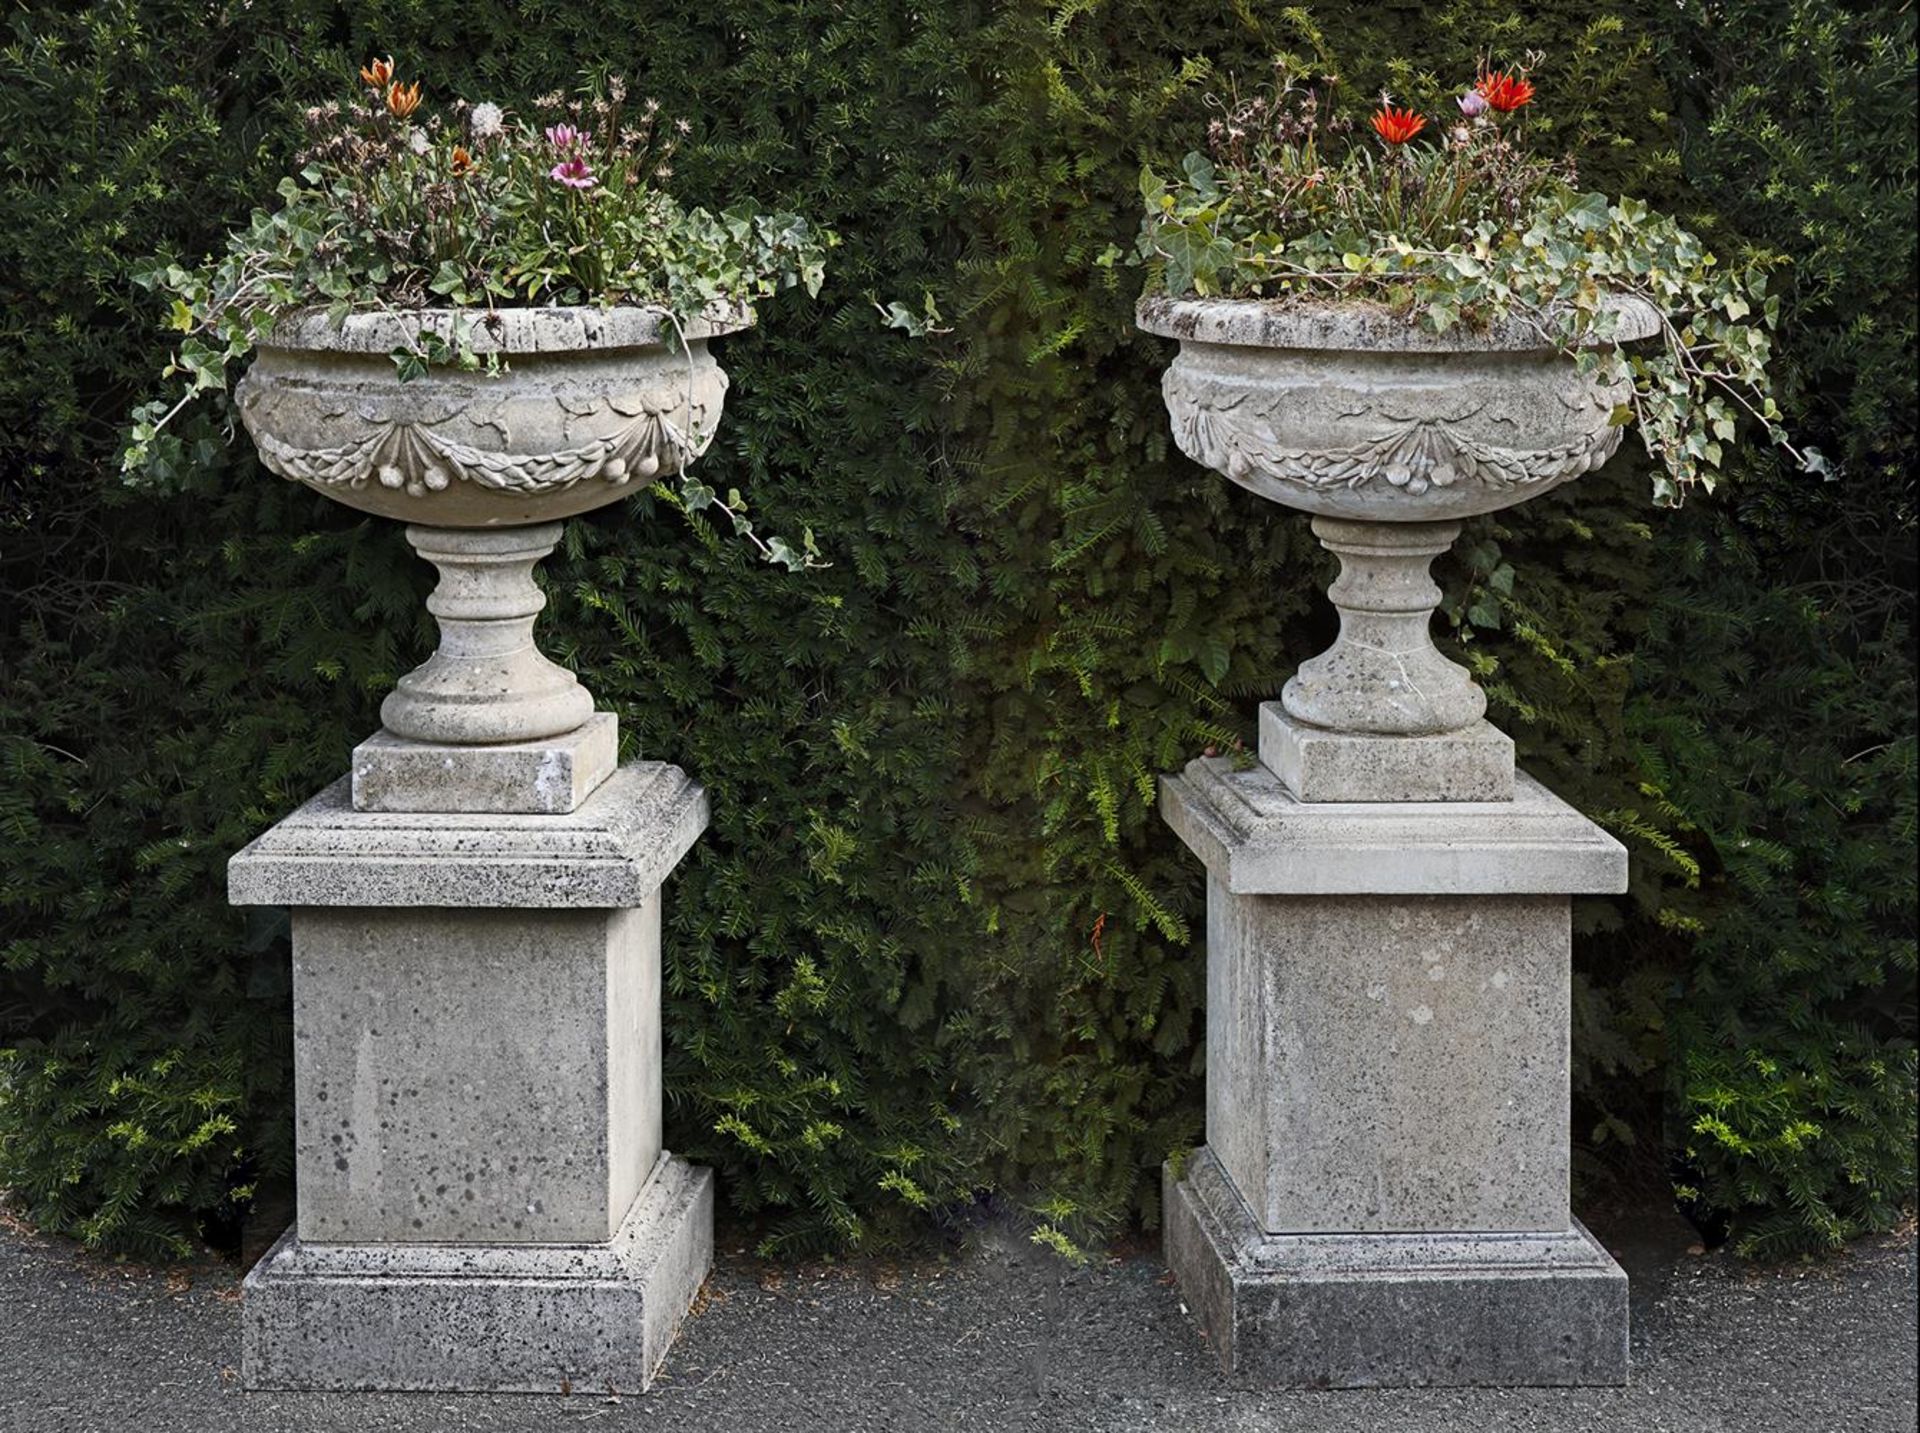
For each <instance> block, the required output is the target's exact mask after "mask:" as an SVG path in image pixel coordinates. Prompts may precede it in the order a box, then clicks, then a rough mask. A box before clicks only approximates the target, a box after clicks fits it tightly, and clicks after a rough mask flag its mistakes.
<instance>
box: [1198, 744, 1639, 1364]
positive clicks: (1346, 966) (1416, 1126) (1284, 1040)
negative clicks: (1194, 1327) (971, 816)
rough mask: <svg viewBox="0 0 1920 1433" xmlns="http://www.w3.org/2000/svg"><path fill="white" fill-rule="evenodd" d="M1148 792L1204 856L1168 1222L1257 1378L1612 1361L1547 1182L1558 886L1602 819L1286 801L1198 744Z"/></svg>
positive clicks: (1618, 861) (1608, 1320) (1563, 1008)
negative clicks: (1201, 1021)
mask: <svg viewBox="0 0 1920 1433" xmlns="http://www.w3.org/2000/svg"><path fill="white" fill-rule="evenodd" d="M1161 811H1162V814H1163V815H1164V816H1165V817H1166V819H1167V821H1168V823H1169V824H1170V825H1171V826H1172V827H1173V829H1174V830H1175V831H1176V832H1177V833H1178V834H1179V835H1180V836H1181V838H1182V839H1183V840H1184V841H1185V842H1186V843H1187V845H1188V846H1189V847H1190V848H1191V849H1192V850H1193V851H1194V852H1195V854H1196V855H1198V856H1199V857H1200V859H1201V861H1202V862H1203V863H1204V864H1205V866H1206V868H1207V872H1208V883H1207V1146H1206V1148H1204V1149H1202V1150H1201V1151H1198V1152H1197V1153H1196V1155H1195V1156H1194V1158H1193V1160H1192V1161H1191V1162H1190V1164H1189V1166H1188V1168H1187V1170H1186V1171H1185V1174H1184V1177H1182V1178H1178V1179H1175V1178H1173V1177H1171V1176H1170V1177H1169V1180H1168V1189H1167V1205H1166V1211H1167V1212H1166V1226H1165V1228H1166V1233H1165V1248H1166V1253H1167V1260H1168V1263H1169V1264H1170V1265H1171V1266H1172V1268H1173V1271H1174V1274H1175V1276H1176V1278H1177V1279H1178V1281H1179V1284H1180V1287H1181V1289H1182V1290H1183V1291H1185V1292H1186V1293H1187V1295H1188V1299H1189V1302H1190V1303H1191V1304H1192V1305H1193V1306H1194V1308H1195V1311H1196V1315H1197V1317H1198V1318H1199V1319H1200V1321H1201V1323H1202V1325H1203V1326H1204V1327H1205V1328H1206V1329H1207V1331H1208V1334H1209V1337H1210V1338H1211V1339H1212V1341H1213V1345H1214V1347H1215V1348H1216V1350H1217V1351H1218V1352H1219V1354H1220V1356H1221V1358H1222V1359H1223V1360H1224V1362H1225V1364H1226V1366H1227V1367H1228V1368H1229V1369H1230V1370H1232V1371H1233V1372H1234V1373H1236V1374H1237V1375H1239V1376H1241V1377H1244V1378H1246V1379H1248V1380H1251V1381H1253V1382H1256V1383H1261V1384H1266V1385H1271V1386H1282V1387H1290V1386H1320V1387H1368V1386H1374V1387H1387V1386H1396V1385H1406V1384H1432V1383H1441V1384H1506V1383H1519V1384H1529V1383H1540V1384H1565V1383H1585V1382H1602V1383H1604V1382H1613V1381H1618V1380H1619V1379H1621V1378H1624V1377H1625V1372H1626V1362H1625V1359H1626V1346H1627V1326H1626V1307H1627V1306H1626V1283H1625V1277H1624V1275H1622V1274H1621V1273H1620V1271H1619V1270H1618V1268H1617V1267H1615V1266H1614V1265H1613V1263H1612V1261H1611V1260H1610V1259H1609V1258H1608V1257H1607V1256H1606V1255H1605V1254H1604V1253H1603V1252H1602V1251H1601V1250H1600V1249H1599V1248H1598V1246H1597V1245H1594V1244H1593V1243H1592V1241H1591V1240H1590V1239H1588V1238H1587V1237H1586V1235H1585V1233H1584V1231H1581V1230H1580V1229H1579V1228H1578V1227H1577V1226H1576V1225H1575V1224H1574V1222H1573V1219H1572V1216H1571V1212H1570V1210H1569V1207H1568V1174H1569V1170H1568V1134H1567V1120H1568V1073H1569V1048H1568V1047H1569V1040H1568V1026H1569V986H1570V969H1569V957H1570V950H1571V930H1570V918H1569V905H1570V902H1569V897H1570V895H1571V894H1573V893H1575V892H1617V891H1620V890H1623V889H1625V885H1626V854H1625V851H1624V850H1623V849H1622V848H1621V847H1620V845H1619V843H1618V842H1617V841H1614V840H1613V838H1612V837H1610V836H1608V835H1607V834H1606V833H1605V832H1603V831H1601V830H1599V829H1598V828H1597V827H1596V826H1594V825H1593V823H1592V822H1590V821H1588V820H1587V819H1586V818H1585V817H1583V816H1581V815H1579V813H1577V812H1575V811H1573V810H1572V809H1571V808H1570V807H1568V806H1567V805H1566V804H1565V803H1564V802H1562V801H1560V800H1558V799H1557V798H1556V797H1554V796H1553V795H1552V794H1551V793H1549V792H1548V791H1546V790H1545V789H1544V788H1543V787H1541V786H1540V785H1539V783H1538V782H1535V781H1533V780H1532V779H1531V778H1529V777H1528V776H1526V774H1525V773H1520V774H1518V776H1517V779H1516V783H1515V794H1514V798H1513V800H1511V801H1484V802H1461V801H1426V802H1378V803H1364V802H1318V803H1315V802H1303V801H1300V800H1298V799H1297V798H1296V797H1295V796H1294V794H1293V793H1292V792H1290V791H1289V790H1287V788H1286V787H1285V786H1283V785H1282V784H1281V783H1280V781H1279V779H1278V778H1277V777H1276V776H1275V775H1274V773H1273V772H1271V771H1270V770H1268V769H1267V768H1266V767H1264V766H1255V767H1252V768H1250V769H1242V770H1235V768H1234V764H1233V763H1232V762H1231V761H1228V760H1224V759H1221V758H1203V759H1201V760H1198V761H1195V762H1192V763H1190V764H1189V765H1188V766H1187V768H1186V770H1185V771H1184V772H1182V773H1181V774H1180V775H1178V776H1169V777H1166V778H1164V779H1163V781H1162V785H1161Z"/></svg>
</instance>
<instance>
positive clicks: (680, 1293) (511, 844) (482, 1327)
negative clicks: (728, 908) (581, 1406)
mask: <svg viewBox="0 0 1920 1433" xmlns="http://www.w3.org/2000/svg"><path fill="white" fill-rule="evenodd" d="M351 785H352V783H351V781H350V780H349V779H345V778H343V779H342V780H340V781H337V782H335V783H334V784H333V785H332V786H330V787H328V788H327V789H326V790H325V791H323V792H321V793H320V795H318V796H317V797H315V798H314V799H313V800H311V801H309V802H308V803H307V804H306V805H305V806H303V807H301V808H300V809H299V810H298V811H296V812H294V813H293V814H292V815H291V816H289V817H287V818H286V819H285V820H284V821H282V822H280V823H279V824H278V825H277V826H274V827H273V828H272V829H270V830H268V831H267V832H265V833H264V834H263V835H262V836H260V837H259V838H258V839H257V840H255V841H254V842H253V843H252V844H251V845H249V846H248V847H246V848H245V849H244V850H242V851H241V852H240V853H239V854H238V855H236V856H235V857H234V858H233V860H232V862H231V863H230V864H229V867H228V892H229V898H230V899H231V900H232V901H233V903H234V904H236V905H284V906H289V907H291V908H292V930H293V1017H294V1085H295V1106H294V1118H295V1136H296V1143H295V1158H296V1174H297V1179H298V1190H297V1196H298V1198H297V1219H296V1222H295V1225H294V1228H293V1229H292V1230H290V1231H289V1234H288V1236H287V1238H286V1239H285V1240H283V1241H282V1244H281V1245H280V1246H279V1247H278V1248H277V1249H276V1251H275V1252H274V1253H273V1254H272V1255H271V1256H270V1257H269V1258H268V1259H267V1260H266V1261H265V1262H264V1263H263V1264H262V1265H261V1266H260V1267H259V1268H257V1269H256V1270H255V1271H254V1273H253V1274H252V1275H250V1276H249V1278H248V1280H247V1282H246V1286H245V1291H244V1294H243V1299H242V1305H243V1308H242V1313H243V1319H242V1323H243V1329H244V1344H243V1351H244V1360H245V1371H246V1379H247V1382H248V1384H249V1386H252V1387H274V1388H316V1389H317V1388H342V1389H343V1388H391V1389H408V1388H417V1389H447V1390H450V1389H471V1390H475V1391H481V1390H485V1391H551V1392H555V1393H558V1392H563V1391H565V1389H566V1388H567V1387H568V1386H571V1387H573V1388H576V1389H596V1390H597V1389H605V1388H609V1387H611V1388H615V1389H621V1390H627V1391H636V1390H639V1389H643V1388H644V1387H645V1386H646V1385H647V1382H648V1381H649V1380H650V1379H651V1377H652V1376H653V1372H654V1370H655V1369H656V1368H657V1367H658V1365H659V1361H660V1358H661V1357H662V1355H663V1354H664V1352H665V1350H666V1348H667V1345H668V1344H669V1343H670V1342H671V1339H672V1334H673V1330H674V1328H675V1327H676V1326H677V1325H678V1322H679V1320H680V1318H681V1317H682V1316H683V1315H684V1314H685V1313H686V1311H687V1308H688V1306H689V1304H690V1303H691V1301H692V1299H693V1296H694V1294H695V1292H696V1291H697V1290H698V1288H699V1286H700V1283H701V1280H702V1279H703V1278H704V1277H705V1275H706V1272H707V1268H708V1266H709V1263H710V1260H711V1252H712V1251H711V1245H712V1234H711V1230H712V1218H713V1205H712V1194H711V1184H710V1176H709V1175H708V1173H707V1172H706V1171H703V1170H695V1169H692V1168H690V1167H689V1166H687V1165H686V1164H685V1163H684V1162H683V1161H680V1160H676V1159H674V1158H672V1157H671V1156H670V1155H668V1154H667V1153H666V1152H665V1151H664V1149H663V1148H662V1142H661V1023H660V908H661V883H662V882H663V881H664V880H665V878H666V877H667V876H668V875H669V874H670V873H671V872H672V870H673V869H674V867H675V866H676V865H678V863H679V861H680V859H681V858H682V857H683V856H684V855H685V854H686V852H687V850H688V849H689V848H690V847H691V846H692V844H693V842H694V840H695V839H697V838H698V836H699V835H700V833H701V831H702V830H704V829H705V827H706V824H707V816H708V812H707V799H706V794H705V793H704V792H703V791H702V790H701V789H700V787H699V786H698V785H696V784H695V783H694V782H693V781H691V780H690V779H689V778H688V777H687V775H686V773H684V772H683V771H681V770H679V769H678V768H677V767H673V766H668V765H665V764H663V763H660V762H633V763H629V764H628V765H626V766H624V767H621V768H620V769H619V770H618V771H616V772H615V773H614V774H613V775H612V776H610V777H608V778H607V779H606V780H605V781H604V782H602V783H601V784H600V786H599V787H598V789H597V790H596V791H594V793H593V794H592V795H591V796H590V797H589V798H588V799H587V800H586V801H585V802H583V803H582V804H581V805H580V806H579V808H578V809H577V810H575V811H573V812H571V813H569V814H564V815H512V814H498V813H487V812H473V811H465V812H450V813H428V812H386V811H364V810H356V809H354V806H353V802H352V800H351V794H350V793H351Z"/></svg>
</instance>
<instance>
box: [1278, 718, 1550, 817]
mask: <svg viewBox="0 0 1920 1433" xmlns="http://www.w3.org/2000/svg"><path fill="white" fill-rule="evenodd" d="M1260 760H1261V762H1262V764H1264V765H1265V766H1266V767H1267V768H1268V769H1270V770H1271V771H1272V772H1273V773H1274V775H1276V776H1278V777H1279V778H1280V780H1281V781H1282V782H1283V783H1285V785H1286V787H1287V789H1288V790H1289V791H1291V792H1292V793H1293V794H1294V796H1295V797H1296V798H1297V799H1298V800H1301V801H1511V800H1512V799H1513V795H1514V780H1513V738H1512V737H1510V736H1508V735H1507V734H1506V733H1505V732H1503V731H1501V730H1500V728H1498V727H1497V726H1495V725H1493V723H1491V722H1488V721H1477V722H1475V723H1474V724H1473V725H1472V726H1470V727H1468V728H1467V729H1466V730H1465V731H1456V732H1448V733H1447V734H1446V735H1444V736H1368V735H1364V734H1358V733H1352V732H1337V731H1322V730H1321V729H1320V728H1318V727H1311V726H1307V725H1305V724H1304V723H1302V722H1298V721H1295V720H1294V719H1293V718H1292V717H1290V716H1288V715H1287V713H1286V709H1285V708H1283V707H1282V706H1281V705H1280V703H1278V702H1265V703H1262V704H1261V707H1260Z"/></svg>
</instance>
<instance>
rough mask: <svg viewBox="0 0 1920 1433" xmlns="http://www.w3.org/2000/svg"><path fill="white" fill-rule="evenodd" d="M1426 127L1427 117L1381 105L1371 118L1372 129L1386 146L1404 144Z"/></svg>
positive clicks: (1408, 110)
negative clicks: (1378, 111)
mask: <svg viewBox="0 0 1920 1433" xmlns="http://www.w3.org/2000/svg"><path fill="white" fill-rule="evenodd" d="M1426 127H1427V117H1426V116H1425V115H1422V114H1415V113H1414V112H1413V111H1412V110H1410V109H1395V108H1394V107H1393V106H1392V105H1382V106H1381V107H1380V113H1378V114H1376V115H1375V116H1374V117H1373V128H1374V131H1375V133H1377V134H1378V135H1379V136H1380V137H1381V138H1382V139H1384V140H1385V141H1386V142H1387V143H1388V144H1405V143H1406V142H1407V141H1408V140H1410V139H1412V138H1413V137H1414V136H1415V135H1416V134H1418V133H1420V131H1421V130H1423V129H1425V128H1426Z"/></svg>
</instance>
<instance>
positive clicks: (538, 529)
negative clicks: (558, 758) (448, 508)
mask: <svg viewBox="0 0 1920 1433" xmlns="http://www.w3.org/2000/svg"><path fill="white" fill-rule="evenodd" d="M561 531H562V525H561V524H560V523H557V522H550V523H540V524H537V525H534V526H531V527H510V528H498V529H482V530H478V531H468V530H466V529H464V528H449V527H419V526H410V527H408V529H407V541H408V542H409V543H411V544H412V545H413V550H414V551H415V552H417V553H419V554H420V556H422V557H424V558H426V559H427V561H429V562H431V563H432V564H433V565H434V567H435V568H437V569H438V570H439V573H440V582H439V585H438V586H436V587H435V588H434V589H433V593H432V595H431V596H429V597H428V598H427V610H428V611H429V612H431V613H433V616H434V620H435V621H436V622H437V623H438V624H439V627H440V644H439V646H437V647H436V648H435V649H434V651H433V655H432V656H430V657H428V658H427V660H426V661H424V662H422V663H421V664H420V665H419V666H417V667H415V668H414V669H413V670H412V671H411V672H408V673H407V674H406V675H404V676H403V677H401V678H400V680H399V681H398V682H396V683H395V684H394V688H393V690H392V691H391V692H389V693H387V697H386V700H385V701H383V702H381V703H380V722H381V725H382V726H383V727H384V728H385V729H386V730H387V731H389V732H391V733H392V734H393V735H395V736H397V737H401V738H403V739H405V740H407V741H423V742H435V743H451V744H453V745H457V746H483V745H491V744H497V743H501V742H528V741H544V740H547V739H549V738H551V737H557V736H562V735H565V734H566V733H568V732H571V731H574V730H576V729H577V728H578V727H579V726H580V724H581V723H582V722H584V721H586V720H587V718H589V717H590V716H592V715H593V697H592V696H591V695H590V694H589V693H588V691H587V689H586V688H585V687H583V686H581V685H580V681H579V678H577V677H575V676H574V674H573V673H572V672H570V671H568V670H567V669H566V668H565V667H563V666H561V665H560V664H559V663H557V662H554V661H552V660H550V659H549V658H548V657H547V656H546V655H545V654H544V653H542V652H541V650H540V649H539V647H537V646H535V645H534V640H533V623H534V619H535V618H536V617H538V616H539V615H540V611H541V609H542V608H544V607H545V606H546V605H547V595H546V594H545V593H544V592H542V591H541V590H540V588H539V587H538V585H536V584H535V582H534V580H533V568H534V564H535V563H537V562H539V561H540V559H541V558H543V557H545V556H546V555H547V554H548V553H550V552H552V551H553V548H554V544H555V543H557V542H559V541H560V534H561Z"/></svg>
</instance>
